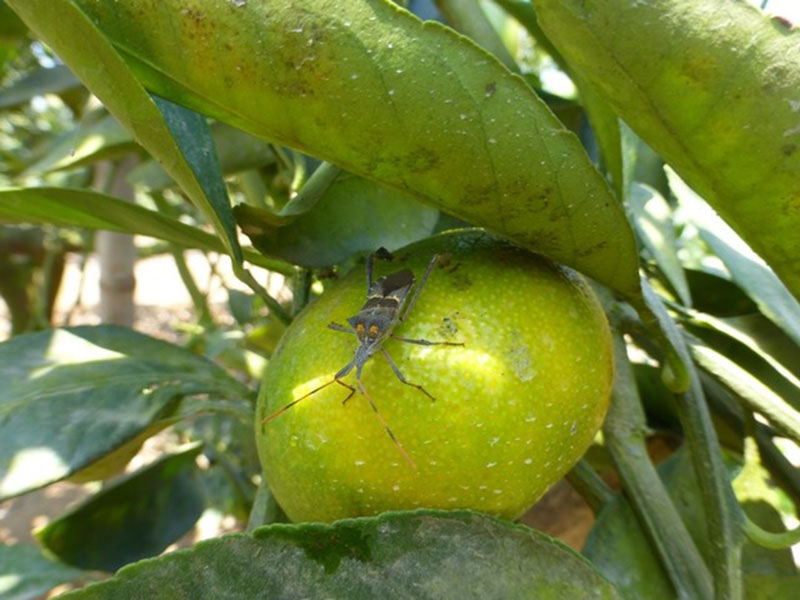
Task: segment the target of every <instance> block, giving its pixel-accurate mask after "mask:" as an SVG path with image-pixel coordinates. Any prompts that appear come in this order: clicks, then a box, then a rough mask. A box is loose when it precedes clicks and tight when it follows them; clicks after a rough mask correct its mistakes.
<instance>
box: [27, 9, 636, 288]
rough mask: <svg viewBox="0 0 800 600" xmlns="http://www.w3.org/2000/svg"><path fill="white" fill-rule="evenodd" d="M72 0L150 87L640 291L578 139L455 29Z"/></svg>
mask: <svg viewBox="0 0 800 600" xmlns="http://www.w3.org/2000/svg"><path fill="white" fill-rule="evenodd" d="M14 1H15V4H18V3H19V0H14ZM76 1H77V4H79V5H80V6H81V8H83V9H84V10H85V11H86V12H87V14H89V15H90V16H91V18H92V20H93V21H94V22H95V23H96V24H97V26H98V27H99V28H100V29H102V31H103V32H104V33H105V34H106V35H107V36H108V37H109V39H111V40H113V41H114V43H115V44H116V45H117V47H118V48H119V49H120V51H121V52H122V53H123V54H124V55H125V56H126V59H127V60H128V61H129V63H130V64H131V66H132V67H133V68H135V69H136V71H137V73H138V74H139V76H140V77H141V78H142V80H143V81H144V82H145V85H146V86H147V87H148V88H149V89H151V90H152V91H153V92H154V93H156V94H159V95H161V96H163V97H166V98H169V99H170V100H172V101H174V102H180V103H182V104H184V105H186V106H189V107H191V108H193V109H195V110H198V111H199V112H204V113H206V114H209V115H212V116H214V117H216V118H219V119H220V120H225V121H227V122H229V123H231V124H234V125H236V126H238V127H240V128H242V129H244V130H245V131H248V132H250V133H253V134H255V135H259V136H263V137H266V138H269V139H271V140H274V141H276V142H278V143H280V144H285V145H288V146H291V147H294V148H297V149H300V150H302V151H304V152H307V153H309V154H312V155H314V156H317V157H319V158H323V159H325V160H328V161H330V162H332V163H334V164H336V165H338V166H341V167H343V168H344V169H346V170H347V171H349V172H352V173H355V174H357V175H360V176H364V177H366V178H370V179H374V180H376V181H378V182H380V183H382V184H384V185H387V186H389V187H394V188H398V189H400V190H403V191H406V192H408V193H410V194H413V195H415V196H417V197H419V198H420V199H422V200H423V201H425V202H428V203H430V204H433V205H434V206H436V207H438V208H441V209H442V210H444V211H446V212H449V213H451V214H453V215H455V216H458V217H461V218H463V219H465V220H467V221H469V222H472V223H475V224H478V225H483V226H485V227H487V228H489V229H491V230H493V231H495V232H498V233H500V234H502V235H504V236H506V237H508V238H511V239H512V240H514V241H516V242H517V243H519V244H520V245H522V246H524V247H527V248H530V249H532V250H535V251H538V252H540V253H543V254H546V255H548V256H550V257H552V258H554V259H556V260H559V261H561V262H564V263H566V264H569V265H571V266H573V267H575V268H577V269H578V270H581V271H583V272H585V273H587V274H588V275H590V276H592V277H594V278H595V279H597V280H599V281H601V282H603V283H605V284H608V285H610V286H612V287H614V288H616V289H617V290H619V291H621V292H623V293H625V294H627V295H629V296H636V295H638V293H639V282H638V274H637V257H636V252H635V244H634V240H633V236H632V234H631V231H630V228H629V226H628V224H627V221H626V219H625V217H624V214H623V213H622V211H621V209H620V207H619V205H618V204H617V203H616V202H615V201H614V199H613V196H612V195H611V193H610V190H609V188H608V186H607V184H606V182H605V181H604V180H603V178H602V176H601V175H600V174H599V173H598V172H597V171H596V170H595V169H594V168H593V167H592V165H591V163H590V161H589V159H588V157H587V156H586V154H585V153H584V151H583V149H582V147H581V145H580V142H579V140H578V139H577V138H576V137H575V136H574V135H573V134H571V133H570V132H568V131H567V130H565V129H564V128H563V127H562V126H561V124H560V123H559V122H558V120H557V119H556V118H555V117H554V116H553V115H552V113H551V112H550V111H549V110H548V109H547V107H546V105H545V104H544V103H543V102H542V101H541V100H539V99H538V98H537V97H536V95H535V94H534V93H533V91H532V90H531V89H530V88H529V87H528V85H527V84H526V83H525V82H524V81H523V80H522V79H521V78H519V77H518V76H515V75H512V74H511V73H509V72H508V71H507V70H506V69H505V68H503V67H502V66H501V65H500V64H498V62H497V61H496V60H495V59H494V58H493V57H491V56H490V55H488V54H487V53H486V52H484V51H483V50H481V49H480V48H478V47H477V46H475V45H474V44H472V43H471V42H469V41H468V40H466V39H465V38H463V37H462V36H459V35H457V34H455V33H454V32H453V31H452V30H449V29H447V28H445V27H443V26H441V25H439V24H436V23H430V22H428V23H422V22H421V21H420V20H419V19H417V18H416V17H414V16H413V15H411V14H410V13H408V12H406V11H405V10H403V9H401V8H399V7H398V6H397V5H396V4H395V3H393V2H390V1H389V0H346V1H344V2H342V1H340V0H309V1H306V2H303V3H297V2H291V1H289V0H281V1H279V2H266V1H265V0H250V1H248V2H246V3H244V2H241V3H237V4H235V5H234V4H232V3H230V2H222V1H217V2H201V1H198V0H192V1H191V2H190V3H189V4H187V3H186V1H185V0H165V1H163V2H159V3H157V4H155V5H154V4H153V3H151V2H149V1H147V0H131V1H129V2H125V3H115V4H113V5H112V4H106V3H99V2H90V1H88V0H76ZM209 23H213V24H214V33H213V36H212V37H209V36H210V34H209V33H208V31H207V30H205V29H204V26H205V25H204V24H209ZM212 39H213V43H212V42H210V41H209V40H212ZM74 43H76V44H77V43H78V42H77V40H75V42H74ZM187 57H191V60H187Z"/></svg>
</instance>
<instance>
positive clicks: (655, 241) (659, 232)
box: [627, 183, 692, 306]
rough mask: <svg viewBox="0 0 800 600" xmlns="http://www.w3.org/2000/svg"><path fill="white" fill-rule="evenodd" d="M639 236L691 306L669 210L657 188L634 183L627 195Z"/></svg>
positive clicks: (679, 293)
mask: <svg viewBox="0 0 800 600" xmlns="http://www.w3.org/2000/svg"><path fill="white" fill-rule="evenodd" d="M627 200H628V206H629V207H630V210H631V213H632V216H633V222H634V226H635V227H636V231H637V232H638V233H639V238H640V239H641V240H642V243H644V245H645V247H646V248H647V249H648V250H649V251H650V254H651V255H652V256H653V258H654V259H655V261H656V263H657V264H658V267H659V268H660V269H661V271H662V272H663V273H664V275H666V277H667V279H668V280H669V283H670V285H672V287H673V289H674V290H675V291H676V292H677V293H678V297H679V298H680V299H681V302H682V303H683V304H684V305H686V306H691V304H692V297H691V295H690V292H689V284H688V282H687V281H686V276H685V275H684V273H683V267H682V266H681V263H680V261H679V260H678V248H677V244H676V242H675V231H674V226H673V224H672V211H671V210H670V208H669V205H668V204H667V201H666V200H664V198H663V197H662V196H661V194H659V193H658V192H657V191H656V190H654V189H653V188H651V187H650V186H647V185H643V184H641V183H634V184H633V185H632V186H631V188H630V193H629V194H628V197H627Z"/></svg>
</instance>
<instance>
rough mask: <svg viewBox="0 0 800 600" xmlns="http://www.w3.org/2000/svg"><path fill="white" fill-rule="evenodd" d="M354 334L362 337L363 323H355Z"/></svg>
mask: <svg viewBox="0 0 800 600" xmlns="http://www.w3.org/2000/svg"><path fill="white" fill-rule="evenodd" d="M356 335H358V337H360V338H362V337H364V325H362V324H361V323H359V324H358V325H356Z"/></svg>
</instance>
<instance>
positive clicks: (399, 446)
mask: <svg viewBox="0 0 800 600" xmlns="http://www.w3.org/2000/svg"><path fill="white" fill-rule="evenodd" d="M356 384H357V385H358V389H359V390H360V391H361V393H362V394H364V397H365V398H366V399H367V402H369V405H370V406H371V407H372V411H373V412H374V413H375V416H376V417H378V420H379V421H380V422H381V425H383V428H384V429H385V430H386V433H388V434H389V437H390V438H391V439H392V441H393V442H394V445H395V446H397V449H398V450H400V454H402V455H403V458H404V459H406V462H407V463H408V464H409V465H411V468H412V469H416V468H417V465H416V463H415V462H414V461H413V460H411V457H410V456H409V455H408V452H406V449H405V448H403V444H401V443H400V441H399V440H398V439H397V438H396V437H395V435H394V433H392V430H391V428H390V427H389V424H388V423H387V422H386V419H384V418H383V415H382V414H381V411H379V410H378V407H377V406H376V405H375V403H374V402H373V401H372V398H371V397H370V395H369V394H368V393H367V388H365V387H364V384H363V383H361V379H359V378H356Z"/></svg>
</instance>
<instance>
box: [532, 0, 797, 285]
mask: <svg viewBox="0 0 800 600" xmlns="http://www.w3.org/2000/svg"><path fill="white" fill-rule="evenodd" d="M534 4H535V5H536V8H537V13H538V17H539V21H540V23H541V25H542V28H543V29H544V30H545V32H546V33H547V35H548V36H549V37H550V39H551V40H552V41H553V43H555V45H556V46H557V47H558V49H559V50H560V51H561V52H562V53H563V55H564V57H565V58H566V59H567V61H568V62H569V64H570V65H571V66H572V67H573V68H574V69H575V70H577V71H579V72H580V74H581V75H582V76H584V77H586V78H587V79H589V80H590V81H591V82H592V83H594V84H595V86H596V88H597V90H598V92H599V93H600V94H602V95H603V96H604V97H605V98H606V100H607V101H608V102H609V104H611V106H612V107H613V108H614V109H615V110H616V111H617V113H618V114H619V115H620V116H621V117H622V118H623V119H624V120H625V121H626V122H627V123H628V124H629V125H630V126H631V127H632V128H633V129H634V130H635V131H636V132H637V133H638V134H639V136H640V137H642V138H643V139H644V140H645V141H646V142H647V143H648V144H650V145H651V146H652V147H653V148H654V149H655V150H656V151H657V152H658V153H659V154H660V155H661V156H663V157H664V159H665V160H666V161H667V162H668V163H669V164H670V165H672V166H673V167H674V168H675V170H676V171H677V172H678V173H680V175H681V177H683V178H684V179H685V180H686V181H687V182H688V183H689V185H691V186H692V187H693V188H694V189H696V190H698V192H700V194H701V195H702V196H703V197H704V198H705V199H706V200H707V201H708V202H709V203H710V204H711V205H712V206H713V207H714V208H715V209H716V210H717V211H719V213H720V214H721V215H722V216H723V217H724V218H725V220H726V221H728V223H730V225H731V226H732V227H733V228H734V229H735V230H736V231H737V232H738V233H739V234H740V235H741V236H742V237H743V238H744V239H745V240H747V242H748V243H749V244H750V245H751V246H752V247H753V248H754V249H755V250H756V252H758V253H759V254H760V255H761V256H763V257H764V259H765V260H766V261H767V262H768V263H769V264H770V265H771V266H772V268H773V269H774V270H775V272H776V273H777V274H778V275H779V276H780V277H781V279H783V281H784V282H785V283H786V285H787V286H788V287H789V288H790V289H791V290H792V291H793V293H794V294H795V295H796V296H800V270H798V269H797V264H798V262H800V246H798V245H797V232H798V231H800V210H798V207H800V160H798V156H800V96H799V95H798V93H797V90H798V89H800V60H798V58H800V55H798V43H800V30H798V29H797V28H794V29H790V28H788V27H784V26H783V25H782V24H780V23H779V22H776V21H771V20H770V19H769V18H767V17H766V16H765V15H764V14H763V13H761V12H760V11H759V10H758V9H757V8H756V7H754V6H751V5H750V4H749V3H747V2H733V1H718V2H708V1H698V0H660V1H659V2H634V1H620V0H593V1H592V2H585V1H579V0H535V1H534Z"/></svg>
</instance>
